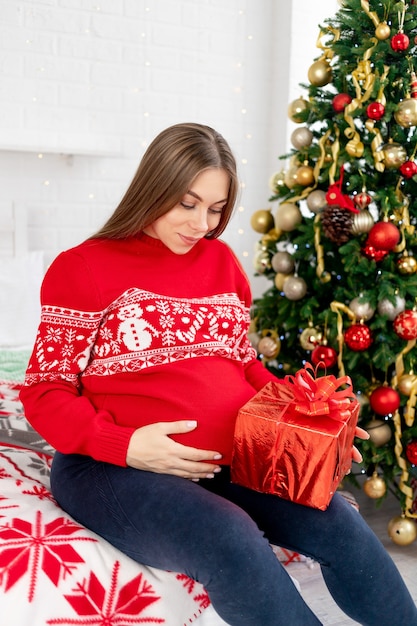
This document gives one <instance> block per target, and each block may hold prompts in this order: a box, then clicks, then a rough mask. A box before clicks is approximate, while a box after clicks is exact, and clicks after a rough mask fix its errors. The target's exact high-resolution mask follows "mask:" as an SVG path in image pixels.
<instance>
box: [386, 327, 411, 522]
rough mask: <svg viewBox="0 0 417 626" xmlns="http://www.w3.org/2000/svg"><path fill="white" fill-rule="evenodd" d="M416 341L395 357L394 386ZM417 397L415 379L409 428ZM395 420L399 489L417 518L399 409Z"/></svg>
mask: <svg viewBox="0 0 417 626" xmlns="http://www.w3.org/2000/svg"><path fill="white" fill-rule="evenodd" d="M416 343H417V339H410V340H409V341H408V342H407V345H406V347H405V348H404V349H403V350H401V352H400V353H399V354H398V355H397V358H396V359H395V375H394V376H393V378H392V381H391V386H392V387H393V388H396V387H397V384H398V380H399V379H400V378H401V376H402V375H403V373H404V356H405V355H406V354H407V353H408V352H410V351H411V350H412V349H413V348H414V347H415V345H416ZM416 399H417V381H415V382H414V383H413V384H412V386H411V393H410V397H409V399H408V401H407V404H406V407H405V409H404V421H405V423H406V425H407V426H408V427H409V428H411V426H413V424H414V419H415V406H416ZM393 421H394V426H395V446H394V452H395V457H396V459H397V463H398V466H399V467H400V469H401V478H400V484H399V489H400V491H401V492H402V493H403V494H404V496H405V512H406V515H407V517H415V518H417V513H414V514H413V513H412V507H413V497H414V492H413V489H412V488H411V487H410V486H409V485H407V482H408V480H409V472H408V465H407V461H406V460H405V458H404V456H403V454H402V452H403V445H402V441H401V439H402V427H401V416H400V412H399V410H398V409H397V410H396V411H395V413H394V416H393Z"/></svg>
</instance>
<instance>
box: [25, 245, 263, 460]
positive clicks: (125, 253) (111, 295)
mask: <svg viewBox="0 0 417 626" xmlns="http://www.w3.org/2000/svg"><path fill="white" fill-rule="evenodd" d="M41 301H42V317H41V322H40V326H39V330H38V334H37V339H36V343H35V346H34V349H33V353H32V356H31V359H30V362H29V366H28V369H27V372H26V379H25V385H24V387H23V388H22V391H21V400H22V402H23V404H24V408H25V412H26V416H27V418H28V420H29V421H30V422H31V424H32V425H33V426H34V428H35V429H36V430H37V431H38V432H39V433H40V434H41V435H42V436H43V437H44V438H45V439H47V440H48V441H49V442H50V444H51V445H52V446H54V447H55V448H56V449H57V450H59V451H61V452H63V453H80V454H85V455H89V456H91V457H93V458H95V459H98V460H102V461H106V462H109V463H114V464H117V465H126V453H127V447H128V444H129V440H130V437H131V435H132V433H133V431H134V430H135V429H136V428H138V427H140V426H144V425H146V424H149V423H153V422H167V421H174V420H197V422H198V426H197V428H196V429H195V430H194V431H192V432H190V433H187V434H181V435H175V438H176V440H177V441H180V442H181V443H183V444H184V445H190V446H195V447H198V448H203V449H207V450H216V451H219V452H221V453H222V454H223V459H222V463H225V464H229V463H230V460H231V449H232V441H233V430H234V423H235V419H236V415H237V412H238V410H239V408H240V407H241V406H242V405H243V404H244V403H245V402H247V400H249V399H250V398H251V397H252V396H253V395H254V393H255V392H256V391H258V390H259V389H261V388H262V387H263V386H264V385H265V384H266V383H267V382H268V381H270V380H273V379H274V377H273V376H272V374H270V373H269V372H268V371H267V370H266V368H264V367H263V365H262V364H261V363H260V362H259V361H258V360H257V359H256V354H255V351H254V350H253V348H252V347H251V346H250V344H249V342H248V340H247V330H248V323H249V306H250V303H251V294H250V288H249V283H248V279H247V277H246V276H245V275H244V273H243V270H242V268H241V266H240V264H239V262H238V261H237V259H236V258H235V256H234V255H233V253H232V252H231V250H230V249H229V247H228V246H227V245H226V244H224V243H223V242H221V241H218V240H212V241H210V240H206V239H203V240H201V241H200V242H199V243H198V244H197V245H196V246H194V247H193V248H192V250H190V251H189V252H188V253H187V254H184V255H176V254H174V253H172V252H171V251H170V250H169V249H168V248H166V247H165V245H164V244H163V243H162V242H161V241H159V240H158V239H153V238H151V237H148V236H147V235H140V236H138V237H133V238H130V239H127V240H126V239H125V240H108V239H101V240H98V239H95V240H94V239H93V240H88V241H86V242H84V243H82V244H81V245H79V246H77V247H75V248H73V249H71V250H68V251H66V252H63V253H62V254H60V255H59V256H58V257H57V259H56V260H55V261H54V262H53V264H52V265H51V267H50V268H49V270H48V272H47V274H46V276H45V279H44V282H43V285H42V290H41Z"/></svg>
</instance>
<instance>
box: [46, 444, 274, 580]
mask: <svg viewBox="0 0 417 626" xmlns="http://www.w3.org/2000/svg"><path fill="white" fill-rule="evenodd" d="M51 485H52V490H53V494H54V496H55V498H56V499H57V501H58V503H59V504H60V505H61V506H62V508H63V509H64V510H66V511H67V512H68V513H69V514H70V515H71V516H72V517H74V519H76V520H77V521H79V522H80V523H82V524H83V525H85V526H87V527H88V528H90V529H91V530H93V531H94V532H96V533H97V534H99V535H100V536H102V537H104V538H105V539H107V540H108V541H109V542H110V543H112V544H113V545H114V546H116V547H117V548H119V549H120V550H121V551H123V552H124V553H125V554H128V555H129V556H131V557H132V558H133V559H135V560H137V561H139V562H141V563H144V564H147V565H151V566H153V567H159V568H161V569H171V570H175V571H182V572H185V573H187V574H188V575H189V576H192V577H193V578H195V579H196V580H205V579H206V578H207V576H209V575H210V574H209V572H212V571H216V570H217V569H218V568H219V567H221V566H222V564H224V562H225V560H229V561H230V567H231V568H233V567H234V566H236V567H239V560H240V559H241V558H242V553H244V554H245V553H246V554H249V552H252V551H258V552H259V551H260V552H261V553H262V552H263V551H264V550H268V546H269V543H268V541H267V539H265V537H264V535H263V533H262V532H261V531H260V530H259V529H258V527H257V525H256V523H255V522H254V521H253V520H252V519H251V517H250V515H248V514H247V513H246V512H245V511H243V510H242V509H241V508H240V507H239V506H238V505H236V504H234V503H233V502H230V501H228V500H227V499H226V498H223V497H221V496H219V495H217V494H214V493H210V492H209V491H208V490H206V489H204V488H203V487H202V486H200V485H199V484H198V483H194V482H192V481H189V480H186V479H183V478H178V477H176V476H170V475H166V474H156V473H153V472H144V471H139V470H136V469H132V468H123V467H117V466H114V465H110V464H106V463H97V462H95V461H93V460H91V459H89V458H87V457H81V456H78V455H68V456H64V455H59V454H57V455H56V458H55V459H54V462H53V466H52V472H51ZM237 545H238V548H239V549H238V550H237V549H236V547H237ZM226 556H227V557H228V558H227V559H225V557H226ZM268 558H269V557H268ZM199 567H204V568H205V572H204V573H202V572H201V571H198V568H199Z"/></svg>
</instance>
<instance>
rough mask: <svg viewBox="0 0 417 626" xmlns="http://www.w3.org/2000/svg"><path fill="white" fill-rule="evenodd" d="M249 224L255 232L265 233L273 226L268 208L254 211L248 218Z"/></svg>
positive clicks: (272, 219)
mask: <svg viewBox="0 0 417 626" xmlns="http://www.w3.org/2000/svg"><path fill="white" fill-rule="evenodd" d="M250 225H251V226H252V228H253V230H254V231H256V232H257V233H262V234H265V233H267V232H268V231H270V230H271V228H273V227H274V218H273V215H272V213H271V210H270V209H259V210H258V211H255V213H254V214H253V215H252V217H251V219H250Z"/></svg>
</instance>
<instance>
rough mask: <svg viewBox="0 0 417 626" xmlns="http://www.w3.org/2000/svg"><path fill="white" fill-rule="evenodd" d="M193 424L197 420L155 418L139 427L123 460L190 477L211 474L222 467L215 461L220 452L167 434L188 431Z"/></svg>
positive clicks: (153, 470) (133, 464) (165, 472)
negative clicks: (187, 442)
mask: <svg viewBox="0 0 417 626" xmlns="http://www.w3.org/2000/svg"><path fill="white" fill-rule="evenodd" d="M196 426H197V422H194V421H193V422H189V421H178V422H158V423H156V424H149V425H147V426H142V427H141V428H138V429H137V430H135V432H134V433H133V435H132V437H131V438H130V442H129V446H128V449H127V456H126V464H127V465H129V466H130V467H134V468H136V469H141V470H146V471H148V472H155V473H157V474H172V475H174V476H181V477H182V478H188V479H190V480H199V479H200V478H213V476H214V474H216V473H217V472H220V470H221V468H220V466H219V465H218V464H217V463H216V461H219V460H220V459H221V454H220V453H219V452H216V451H215V450H200V449H198V448H192V447H189V446H184V445H182V444H181V443H177V442H176V441H174V440H173V439H172V438H171V437H170V435H173V434H180V433H188V432H190V431H192V430H194V429H195V428H196ZM211 460H212V461H213V462H211Z"/></svg>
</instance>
